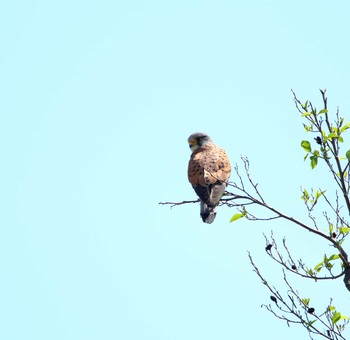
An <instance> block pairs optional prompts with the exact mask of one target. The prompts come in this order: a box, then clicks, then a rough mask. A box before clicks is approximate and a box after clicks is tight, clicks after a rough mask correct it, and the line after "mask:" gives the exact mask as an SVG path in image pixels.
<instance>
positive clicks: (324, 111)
mask: <svg viewBox="0 0 350 340" xmlns="http://www.w3.org/2000/svg"><path fill="white" fill-rule="evenodd" d="M327 112H328V110H327V109H323V110H321V111H320V112H319V113H318V114H322V113H327Z"/></svg>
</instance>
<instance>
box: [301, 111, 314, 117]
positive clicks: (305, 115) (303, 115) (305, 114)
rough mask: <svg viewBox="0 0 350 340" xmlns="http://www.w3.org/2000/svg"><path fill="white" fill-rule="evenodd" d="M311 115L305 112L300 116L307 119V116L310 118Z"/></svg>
mask: <svg viewBox="0 0 350 340" xmlns="http://www.w3.org/2000/svg"><path fill="white" fill-rule="evenodd" d="M311 115H312V113H311V112H305V113H303V114H302V115H301V116H302V117H307V116H311Z"/></svg>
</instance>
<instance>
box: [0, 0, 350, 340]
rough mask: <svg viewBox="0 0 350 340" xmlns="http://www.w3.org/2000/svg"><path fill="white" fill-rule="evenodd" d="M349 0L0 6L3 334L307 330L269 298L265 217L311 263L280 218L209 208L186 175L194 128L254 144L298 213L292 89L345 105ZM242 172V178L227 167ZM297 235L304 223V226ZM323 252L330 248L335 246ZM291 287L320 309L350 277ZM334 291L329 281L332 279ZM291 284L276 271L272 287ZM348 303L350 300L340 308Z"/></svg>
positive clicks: (75, 336) (239, 335)
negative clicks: (203, 213) (252, 218)
mask: <svg viewBox="0 0 350 340" xmlns="http://www.w3.org/2000/svg"><path fill="white" fill-rule="evenodd" d="M349 11H350V5H349V4H348V1H336V2H326V1H300V0H298V1H292V2H291V1H289V2H286V1H272V0H271V1H257V0H255V1H224V0H219V1H215V2H214V1H134V0H131V1H108V0H102V1H96V0H95V1H64V0H63V1H43V0H42V1H7V2H4V3H2V4H1V5H0V39H1V51H2V52H1V53H0V61H1V62H0V79H1V82H0V90H1V98H2V99H1V104H0V109H1V124H0V129H1V133H0V139H1V143H0V145H1V155H2V160H3V162H2V167H1V169H0V173H1V176H0V178H1V193H2V195H0V202H1V206H2V213H1V217H0V224H1V229H0V230H1V236H0V265H1V273H2V275H1V276H2V279H1V281H0V292H1V293H0V320H1V327H0V339H3V340H23V339H26V340H47V339H50V340H56V339H57V340H62V339H67V340H80V339H81V340H90V339H91V340H92V339H103V340H105V339H106V340H109V339H123V340H124V339H125V340H136V339H150V340H168V339H169V340H179V339H181V340H196V339H200V340H214V339H215V340H216V339H222V340H225V339H257V338H260V339H261V338H263V339H265V338H269V339H271V340H274V339H276V340H277V339H281V336H283V338H284V339H285V340H288V339H296V338H298V337H299V338H307V334H306V332H305V331H304V330H302V329H298V327H292V328H290V329H288V328H287V326H286V325H285V324H283V323H282V322H281V321H278V320H276V319H274V318H273V317H272V316H271V315H270V314H268V313H267V312H266V311H265V310H264V309H262V308H260V305H261V304H262V303H268V302H269V295H270V294H269V293H268V291H267V290H265V288H264V287H263V286H262V285H261V283H260V282H259V280H258V278H257V277H256V276H255V275H254V273H253V272H252V268H251V267H250V265H249V263H248V258H247V250H250V251H251V252H252V254H253V256H254V257H255V258H256V260H257V262H258V263H259V265H260V266H261V268H262V271H263V273H264V274H265V276H266V277H268V278H269V279H271V282H272V283H274V284H276V285H278V283H279V282H280V278H281V271H280V268H279V267H278V266H277V265H275V264H274V263H272V262H271V261H270V260H269V259H268V258H267V256H266V254H265V251H264V245H265V241H264V238H263V233H267V234H269V232H270V230H271V228H273V229H274V231H275V235H276V238H282V237H283V236H286V237H287V238H288V240H289V241H290V244H291V248H292V249H294V250H295V251H296V252H297V256H304V255H305V254H307V255H308V256H310V258H311V261H310V262H311V264H313V262H312V261H314V264H316V263H317V262H318V261H319V260H320V258H319V257H320V256H322V255H323V252H325V251H329V247H328V245H326V244H321V246H322V247H323V248H322V247H321V248H320V249H319V248H318V247H317V245H313V246H312V247H310V244H312V243H311V242H313V238H312V237H310V235H308V234H306V233H305V232H304V231H302V230H298V229H296V228H295V227H294V226H290V225H288V224H286V223H281V222H280V223H274V224H269V223H260V224H259V223H249V222H248V221H239V222H236V223H234V224H230V223H229V220H230V217H231V216H232V215H233V214H234V213H235V211H234V210H232V209H231V210H229V209H227V208H221V209H220V210H219V213H218V216H217V219H216V221H215V223H214V224H212V225H205V224H203V223H202V222H201V219H200V217H199V207H198V206H195V205H188V206H181V207H177V208H174V209H169V208H168V207H164V206H159V205H158V202H160V201H167V200H174V201H181V200H186V199H193V198H195V194H194V192H193V190H192V188H191V187H190V185H189V183H188V182H187V177H186V168H187V162H188V158H189V155H190V150H189V149H188V146H187V142H186V140H187V137H188V136H189V135H190V134H191V133H193V132H196V131H205V132H207V133H209V134H210V135H211V137H212V138H213V140H214V141H215V142H216V143H217V144H219V145H220V146H222V147H224V148H225V149H226V150H227V152H228V153H229V155H230V157H231V160H232V163H236V162H239V157H240V155H245V156H248V157H249V159H250V160H251V163H252V174H253V176H254V178H255V179H256V180H257V181H258V182H259V183H260V187H261V190H262V191H263V192H264V193H265V195H266V197H267V198H268V200H269V202H271V203H272V204H276V205H277V206H278V207H279V208H281V209H282V210H284V211H285V212H287V213H289V214H296V215H297V216H302V213H303V207H302V203H301V202H300V200H299V196H300V186H301V185H305V186H307V185H308V184H310V186H311V185H319V184H318V183H319V182H320V180H322V181H323V177H322V172H321V171H319V170H315V171H313V172H311V171H310V169H309V166H308V164H306V163H304V162H303V151H302V150H301V149H300V147H299V144H300V140H301V139H302V138H304V133H303V129H302V126H301V120H300V118H299V117H298V114H297V112H296V110H295V107H294V104H293V101H292V94H291V92H290V89H291V88H293V89H294V90H295V91H296V92H297V93H298V95H299V96H300V97H301V98H302V99H305V100H306V99H312V100H314V101H315V102H316V103H320V96H319V93H318V89H319V88H327V89H328V95H329V104H330V108H333V109H334V108H336V107H337V105H339V106H340V108H341V110H342V112H343V115H344V116H345V118H346V117H348V120H350V117H349V115H348V112H349V110H350V100H349V93H348V92H349V85H350V66H349V65H350V64H349V54H350V48H349V29H350V27H349V26H350V23H349ZM233 179H234V178H233ZM300 240H303V241H302V242H301V241H300ZM330 251H331V250H330ZM296 285H297V287H298V289H299V290H300V291H301V292H302V294H305V296H307V295H309V296H310V297H311V298H312V299H315V301H317V303H316V305H317V307H316V308H319V309H322V308H324V307H325V306H326V304H327V303H328V302H329V297H330V296H331V295H332V296H333V297H334V304H335V305H337V306H339V308H340V309H341V311H343V313H344V314H346V313H347V314H350V311H349V310H346V308H347V309H348V305H349V296H348V294H347V292H346V291H345V289H344V288H343V285H342V283H341V282H340V281H339V282H332V283H319V284H317V285H316V286H315V285H314V284H313V283H311V282H307V283H305V282H304V281H298V280H297V281H296ZM331 290H336V291H337V292H336V293H332V294H331V295H330V294H329V291H331ZM281 291H284V287H282V288H281ZM342 306H343V308H341V307H342Z"/></svg>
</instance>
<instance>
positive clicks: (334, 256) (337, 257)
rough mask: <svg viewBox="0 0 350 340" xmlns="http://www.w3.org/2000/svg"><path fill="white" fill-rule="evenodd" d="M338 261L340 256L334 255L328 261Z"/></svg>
mask: <svg viewBox="0 0 350 340" xmlns="http://www.w3.org/2000/svg"><path fill="white" fill-rule="evenodd" d="M336 259H339V254H333V255H331V256H330V258H329V259H328V260H329V261H334V260H336Z"/></svg>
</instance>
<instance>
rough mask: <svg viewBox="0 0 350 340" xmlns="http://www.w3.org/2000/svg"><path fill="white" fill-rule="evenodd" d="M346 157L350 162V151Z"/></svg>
mask: <svg viewBox="0 0 350 340" xmlns="http://www.w3.org/2000/svg"><path fill="white" fill-rule="evenodd" d="M345 156H346V158H347V159H348V161H350V150H348V151H346V154H345Z"/></svg>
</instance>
